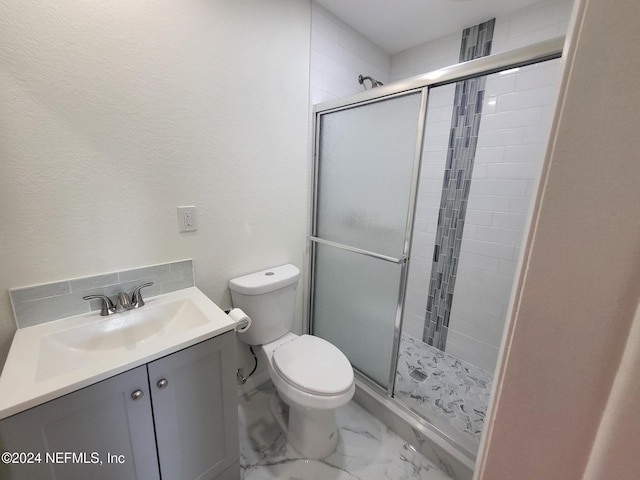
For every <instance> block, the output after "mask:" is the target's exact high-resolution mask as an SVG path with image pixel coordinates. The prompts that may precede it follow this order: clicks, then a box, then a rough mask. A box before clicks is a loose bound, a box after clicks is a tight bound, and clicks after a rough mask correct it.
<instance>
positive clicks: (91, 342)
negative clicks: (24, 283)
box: [0, 287, 236, 420]
mask: <svg viewBox="0 0 640 480" xmlns="http://www.w3.org/2000/svg"><path fill="white" fill-rule="evenodd" d="M145 301H146V305H144V306H143V307H141V308H138V309H135V310H129V311H128V312H123V313H116V314H114V315H110V316H108V317H101V316H100V314H99V313H98V312H97V311H93V312H88V313H84V314H81V315H74V316H72V317H67V318H62V319H60V320H54V321H51V322H44V323H41V324H38V325H33V326H31V327H25V328H19V329H18V330H17V331H16V333H15V335H14V337H13V341H12V342H11V348H10V350H9V355H8V356H7V360H6V362H5V364H4V369H3V370H2V375H0V420H1V419H3V418H7V417H9V416H11V415H15V414H16V413H20V412H22V411H24V410H26V409H28V408H32V407H35V406H37V405H40V404H42V403H44V402H47V401H49V400H53V399H54V398H58V397H60V396H61V395H65V394H67V393H71V392H75V391H76V390H79V389H81V388H84V387H87V386H89V385H93V384H95V383H96V382H100V381H102V380H106V379H107V378H111V377H113V376H115V375H118V374H120V373H123V372H126V371H128V370H131V369H132V368H136V367H140V366H141V365H145V364H148V363H150V362H153V361H155V360H158V359H160V358H163V357H165V356H167V355H171V354H172V353H175V352H177V351H179V350H182V349H183V348H188V347H191V346H193V345H196V344H197V343H200V342H203V341H205V340H208V339H210V338H213V337H216V336H218V335H221V334H225V333H227V332H230V331H233V330H234V329H235V326H236V325H235V322H234V321H233V319H231V318H230V317H229V316H228V315H227V314H226V313H225V312H223V311H222V310H221V309H220V308H219V307H218V306H217V305H216V304H215V303H214V302H212V301H211V299H209V298H208V297H207V296H206V295H205V294H204V293H202V292H201V291H200V290H199V289H198V288H197V287H187V288H183V289H179V290H176V291H173V292H168V293H163V294H161V295H156V296H155V297H151V298H148V299H145Z"/></svg>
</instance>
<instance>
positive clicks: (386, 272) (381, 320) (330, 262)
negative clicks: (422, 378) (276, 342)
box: [313, 245, 402, 388]
mask: <svg viewBox="0 0 640 480" xmlns="http://www.w3.org/2000/svg"><path fill="white" fill-rule="evenodd" d="M401 268H402V267H401V266H400V265H397V264H395V263H391V262H385V261H383V260H377V259H375V258H371V257H368V256H365V255H359V254H357V253H352V252H347V251H344V250H340V249H337V248H333V247H329V246H325V245H317V249H316V262H315V290H314V292H315V293H314V306H313V319H314V322H313V333H314V335H317V336H319V337H322V338H324V339H325V340H328V341H329V342H331V343H333V344H334V345H335V346H337V347H338V348H339V349H340V350H342V352H344V354H345V355H346V356H347V358H349V361H350V362H351V364H352V365H353V366H354V367H355V368H357V369H358V370H359V371H361V372H362V373H364V374H365V375H367V376H368V377H369V378H371V379H372V380H374V381H375V382H377V383H379V384H380V385H381V386H383V387H385V388H386V387H387V385H388V383H389V368H390V365H391V353H392V348H393V334H394V324H395V318H396V309H397V305H398V291H399V285H400V273H401Z"/></svg>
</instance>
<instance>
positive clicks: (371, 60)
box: [311, 2, 391, 104]
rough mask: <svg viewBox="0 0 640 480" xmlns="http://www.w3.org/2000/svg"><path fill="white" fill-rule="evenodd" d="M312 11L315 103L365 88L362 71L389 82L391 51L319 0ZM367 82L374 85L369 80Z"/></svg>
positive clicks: (312, 92)
mask: <svg viewBox="0 0 640 480" xmlns="http://www.w3.org/2000/svg"><path fill="white" fill-rule="evenodd" d="M311 14H312V16H311V103H312V104H316V103H322V102H325V101H328V100H332V99H334V98H340V97H345V96H347V95H351V94H353V93H357V92H361V91H363V90H364V87H363V86H362V85H360V84H359V83H358V75H360V74H362V75H364V76H371V77H373V78H375V79H376V80H379V81H381V82H383V83H387V82H388V81H389V69H390V65H391V56H390V55H389V54H388V53H386V52H385V51H384V50H382V49H381V48H380V47H378V46H377V45H375V44H373V43H372V42H371V41H369V40H368V39H366V38H365V37H364V36H362V35H361V34H360V33H358V32H357V31H356V30H354V29H353V28H352V27H350V26H349V25H347V24H346V23H344V22H343V21H342V20H340V19H338V18H337V17H336V16H335V15H333V14H332V13H331V12H329V11H328V10H327V9H325V8H324V7H322V6H320V5H318V4H317V3H316V2H312V3H311ZM366 85H367V88H369V87H370V86H371V84H370V82H369V81H366Z"/></svg>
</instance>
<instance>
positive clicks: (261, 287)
mask: <svg viewBox="0 0 640 480" xmlns="http://www.w3.org/2000/svg"><path fill="white" fill-rule="evenodd" d="M299 278H300V270H299V269H298V267H296V266H295V265H291V264H287V265H281V266H279V267H274V268H268V269H266V270H262V271H260V272H256V273H250V274H249V275H244V276H242V277H238V278H232V279H231V280H229V288H230V289H231V290H233V291H234V292H237V293H242V294H244V295H260V294H263V293H268V292H272V291H274V290H278V289H280V288H284V287H288V286H289V285H292V284H294V283H297V282H298V279H299Z"/></svg>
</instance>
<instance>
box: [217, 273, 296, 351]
mask: <svg viewBox="0 0 640 480" xmlns="http://www.w3.org/2000/svg"><path fill="white" fill-rule="evenodd" d="M299 278H300V270H299V269H298V268H297V267H296V266H295V265H290V264H289V265H281V266H279V267H274V268H269V269H267V270H262V271H260V272H256V273H251V274H249V275H244V276H242V277H238V278H233V279H231V280H229V289H230V290H231V300H232V302H233V306H234V307H236V308H241V309H242V310H243V311H244V312H245V313H246V314H247V315H249V316H250V317H251V320H252V321H253V323H252V324H251V327H250V328H249V330H247V331H246V332H244V333H239V334H238V336H239V338H240V340H242V341H243V342H245V343H247V344H249V345H263V344H265V343H269V342H272V341H273V340H275V339H277V338H280V337H281V336H283V335H284V334H285V333H287V332H289V331H291V328H292V326H293V315H294V311H295V306H296V288H297V286H298V279H299Z"/></svg>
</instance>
